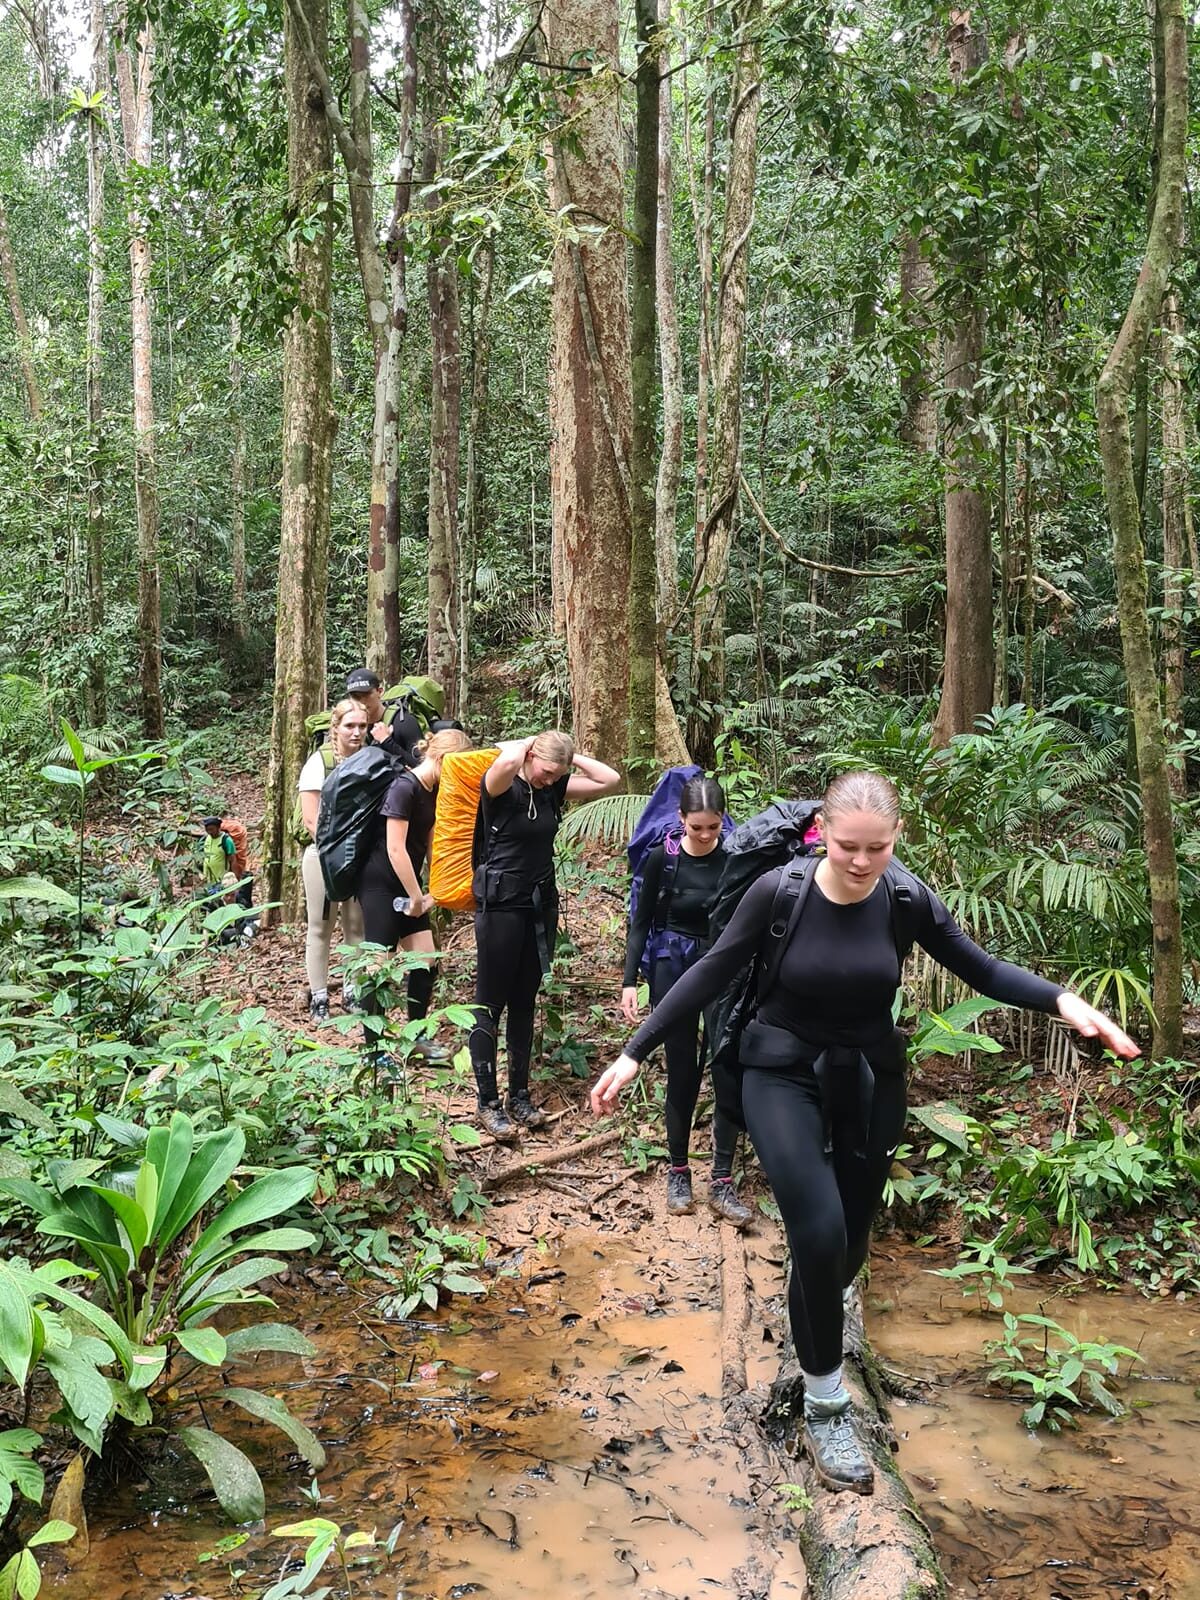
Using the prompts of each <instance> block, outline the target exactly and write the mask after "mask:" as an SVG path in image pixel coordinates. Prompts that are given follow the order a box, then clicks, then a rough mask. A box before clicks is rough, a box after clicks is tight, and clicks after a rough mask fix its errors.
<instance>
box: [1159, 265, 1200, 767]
mask: <svg viewBox="0 0 1200 1600" xmlns="http://www.w3.org/2000/svg"><path fill="white" fill-rule="evenodd" d="M1162 325H1163V333H1162V524H1163V619H1162V668H1163V714H1164V719H1165V722H1166V734H1167V738H1168V739H1169V740H1171V741H1175V740H1177V739H1178V738H1179V736H1180V734H1181V732H1182V730H1183V680H1184V661H1185V650H1184V638H1183V604H1184V582H1183V569H1184V568H1185V567H1186V566H1187V564H1188V560H1189V551H1190V549H1191V547H1192V545H1193V544H1194V543H1195V538H1196V531H1195V526H1194V524H1193V521H1192V505H1191V498H1190V494H1189V490H1190V487H1191V485H1190V482H1189V472H1188V441H1187V428H1186V425H1185V420H1184V419H1185V411H1184V391H1183V378H1182V375H1181V373H1180V370H1179V353H1180V347H1181V344H1182V342H1183V337H1184V326H1183V312H1182V311H1181V309H1180V305H1179V295H1178V293H1177V292H1176V290H1174V289H1170V290H1168V291H1167V295H1166V298H1165V299H1164V301H1163V310H1162ZM1169 776H1170V780H1171V788H1172V790H1173V791H1174V793H1175V794H1177V795H1179V796H1180V797H1181V798H1182V797H1183V796H1184V795H1185V794H1186V793H1187V778H1186V774H1185V771H1184V767H1183V761H1182V759H1181V758H1180V759H1177V760H1175V761H1173V762H1172V764H1171V766H1170V771H1169Z"/></svg>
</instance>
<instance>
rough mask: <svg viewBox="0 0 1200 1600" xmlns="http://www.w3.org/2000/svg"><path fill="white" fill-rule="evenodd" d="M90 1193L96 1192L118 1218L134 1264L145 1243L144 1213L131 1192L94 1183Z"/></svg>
mask: <svg viewBox="0 0 1200 1600" xmlns="http://www.w3.org/2000/svg"><path fill="white" fill-rule="evenodd" d="M150 1170H151V1171H153V1170H154V1169H153V1168H151V1169H150ZM92 1193H93V1194H98V1195H99V1196H100V1198H101V1199H102V1200H103V1201H104V1203H105V1205H107V1206H109V1207H110V1208H111V1209H112V1210H113V1211H114V1212H115V1213H116V1215H117V1217H118V1218H119V1219H120V1222H121V1226H122V1227H123V1228H124V1229H125V1234H126V1237H127V1238H128V1240H129V1259H130V1265H131V1266H134V1265H136V1264H137V1261H138V1258H139V1256H140V1255H141V1253H142V1250H143V1248H144V1247H145V1244H146V1234H147V1221H146V1213H145V1212H144V1211H143V1209H142V1207H141V1206H140V1205H139V1204H138V1202H137V1201H136V1200H135V1199H134V1197H133V1196H132V1195H131V1194H125V1193H123V1192H122V1191H121V1190H119V1189H102V1188H101V1187H100V1185H99V1184H96V1186H95V1187H94V1188H93V1190H92Z"/></svg>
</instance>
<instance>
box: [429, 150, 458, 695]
mask: <svg viewBox="0 0 1200 1600" xmlns="http://www.w3.org/2000/svg"><path fill="white" fill-rule="evenodd" d="M426 138H427V143H426V146H425V158H424V161H423V163H422V172H421V177H422V181H423V182H424V183H425V184H431V183H432V182H433V180H434V178H435V177H436V176H437V174H438V172H439V171H440V169H441V164H442V159H443V156H444V143H445V130H444V129H442V128H440V127H435V126H433V125H432V124H431V125H430V127H429V129H428V132H427V135H426ZM441 204H442V201H441V198H440V196H438V195H432V196H430V198H429V200H428V202H427V205H428V209H429V215H430V240H429V263H428V267H427V269H426V279H427V283H428V291H429V337H430V361H431V372H430V379H431V382H430V404H429V534H428V538H429V549H428V573H429V609H428V622H427V626H428V661H429V675H430V677H431V678H434V679H436V681H437V682H438V683H440V684H442V685H443V686H444V688H445V690H446V709H447V713H448V714H449V715H451V716H453V715H454V712H455V709H456V707H455V701H456V700H457V696H458V599H459V595H458V554H459V552H458V467H459V437H458V432H459V417H460V415H461V411H462V356H461V348H460V347H461V342H462V331H461V324H460V316H459V308H458V265H457V260H456V257H455V254H454V250H453V247H452V245H451V244H449V243H447V242H446V240H445V238H444V230H443V229H442V227H441V226H440V225H439V222H438V212H439V210H440V207H441Z"/></svg>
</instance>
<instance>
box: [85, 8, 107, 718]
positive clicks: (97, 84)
mask: <svg viewBox="0 0 1200 1600" xmlns="http://www.w3.org/2000/svg"><path fill="white" fill-rule="evenodd" d="M90 21H91V45H92V69H91V78H90V84H89V87H90V90H91V94H92V96H93V99H94V104H93V105H92V106H91V107H89V109H88V111H87V182H88V222H87V228H88V279H87V284H88V287H87V297H88V307H87V367H86V379H85V383H86V391H87V397H86V405H87V432H88V449H87V545H86V552H87V553H86V557H85V563H86V568H87V579H86V584H85V587H86V590H87V603H86V608H85V609H86V615H87V629H88V672H87V691H86V693H87V713H88V721H89V722H90V723H91V725H92V726H93V727H98V726H99V725H100V724H101V723H102V722H103V721H104V720H105V718H106V717H107V715H108V694H107V687H106V683H105V671H104V647H103V639H102V635H103V632H104V462H105V426H104V387H103V376H104V145H103V134H104V125H103V117H104V111H103V105H104V101H105V98H106V97H107V95H108V89H109V81H108V34H107V30H106V28H105V25H104V0H91V6H90Z"/></svg>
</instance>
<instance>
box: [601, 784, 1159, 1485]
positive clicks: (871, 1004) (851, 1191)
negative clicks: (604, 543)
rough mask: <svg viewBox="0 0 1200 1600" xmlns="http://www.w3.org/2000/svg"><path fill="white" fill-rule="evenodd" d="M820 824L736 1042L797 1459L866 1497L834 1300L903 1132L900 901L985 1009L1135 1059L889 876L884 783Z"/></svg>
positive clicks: (654, 1038)
mask: <svg viewBox="0 0 1200 1600" xmlns="http://www.w3.org/2000/svg"><path fill="white" fill-rule="evenodd" d="M818 820H819V823H820V827H821V834H822V838H823V841H824V844H825V849H826V854H825V856H824V857H823V858H822V859H820V860H819V861H815V862H813V863H812V864H811V867H810V866H808V864H806V869H807V878H808V884H807V887H808V892H807V895H806V897H805V898H804V900H803V901H802V902H797V903H798V904H799V905H800V907H801V912H802V914H800V915H799V916H798V917H796V916H793V918H792V919H791V920H792V922H793V924H794V927H793V931H792V933H791V937H790V939H789V940H788V943H787V945H786V947H785V948H784V949H783V951H782V955H781V957H780V956H779V953H778V950H776V952H775V956H776V959H775V961H774V963H773V968H772V970H774V972H775V977H774V981H773V983H772V984H771V986H770V987H769V989H768V990H767V992H766V993H765V994H763V995H761V996H760V999H759V1004H758V1010H757V1013H756V1015H755V1016H754V1019H753V1020H752V1021H751V1022H750V1023H749V1024H748V1025H747V1027H746V1029H745V1031H744V1033H743V1034H742V1038H741V1045H740V1062H741V1068H742V1107H743V1112H744V1116H745V1122H746V1128H747V1131H748V1132H749V1134H750V1138H751V1141H752V1143H753V1145H754V1148H755V1151H756V1152H757V1154H758V1158H759V1161H760V1162H761V1164H762V1168H763V1171H764V1172H765V1174H766V1178H767V1182H768V1183H769V1184H770V1186H771V1190H772V1193H773V1194H774V1196H775V1200H776V1202H777V1204H778V1206H779V1211H780V1215H781V1217H782V1219H783V1224H784V1228H785V1229H786V1232H787V1238H788V1245H789V1249H790V1254H791V1279H790V1282H789V1285H788V1313H789V1317H790V1320H791V1325H792V1336H793V1339H794V1341H795V1346H796V1353H797V1355H798V1357H799V1360H800V1365H801V1368H802V1370H803V1374H804V1388H805V1399H804V1414H805V1434H804V1442H805V1448H806V1450H807V1452H808V1454H809V1456H810V1457H811V1459H812V1461H813V1465H814V1468H815V1470H816V1473H817V1476H818V1478H819V1479H820V1480H821V1482H822V1483H824V1484H825V1485H826V1487H828V1488H830V1489H835V1490H836V1489H850V1490H854V1491H857V1492H858V1493H860V1494H869V1493H870V1492H871V1490H872V1487H873V1482H874V1475H873V1471H872V1468H871V1464H870V1461H869V1459H868V1457H867V1455H866V1453H865V1451H864V1449H863V1446H862V1443H861V1441H860V1440H859V1437H858V1434H857V1431H856V1429H855V1425H854V1420H853V1416H852V1413H851V1407H850V1396H849V1394H848V1393H847V1391H846V1389H845V1386H844V1384H843V1382H842V1305H843V1302H842V1291H843V1289H844V1288H845V1287H846V1286H848V1285H849V1284H850V1283H852V1282H853V1281H854V1278H855V1276H856V1274H857V1273H858V1270H859V1268H860V1267H861V1266H862V1264H863V1262H864V1261H865V1260H866V1255H867V1248H868V1243H869V1237H870V1229H871V1223H872V1221H873V1219H874V1216H875V1212H876V1210H877V1209H878V1206H879V1202H880V1200H881V1198H882V1195H883V1188H884V1184H885V1182H886V1180H887V1177H888V1173H889V1172H890V1170H891V1164H892V1158H893V1156H894V1155H895V1151H896V1146H897V1145H898V1144H899V1142H900V1138H901V1134H902V1132H903V1127H904V1116H905V1110H906V1099H905V1082H904V1068H905V1041H904V1038H903V1036H902V1035H901V1034H900V1033H899V1032H898V1030H897V1029H896V1028H895V1026H894V1025H893V1022H892V1004H893V1002H894V1000H895V997H896V991H897V989H898V988H899V984H900V976H901V954H900V951H899V950H898V948H897V934H896V928H895V924H894V920H893V918H894V901H895V891H896V888H897V886H899V887H901V888H904V889H905V890H906V891H907V893H908V894H909V895H911V902H910V903H911V906H912V912H913V918H914V923H915V926H914V929H913V932H914V933H915V937H916V942H917V943H918V944H920V945H921V946H922V948H923V949H925V950H927V951H928V952H929V953H930V955H932V956H933V957H934V959H935V960H936V961H938V962H940V963H941V965H942V966H944V967H946V968H948V969H949V970H950V971H951V972H953V973H954V974H955V975H956V976H957V977H960V978H962V979H963V980H964V982H966V983H969V984H970V985H971V986H972V987H973V988H975V989H978V990H980V991H981V992H982V993H983V994H986V995H988V996H989V997H990V998H991V999H993V1000H999V1001H1001V1002H1003V1003H1005V1004H1008V1005H1016V1006H1023V1007H1026V1008H1028V1009H1030V1010H1034V1011H1042V1012H1046V1013H1048V1014H1049V1015H1051V1016H1055V1015H1056V1016H1058V1017H1061V1019H1062V1020H1063V1021H1064V1022H1065V1023H1067V1024H1068V1026H1070V1027H1072V1028H1074V1029H1075V1030H1076V1032H1078V1033H1080V1034H1082V1035H1083V1036H1084V1037H1085V1038H1098V1039H1100V1040H1101V1041H1102V1042H1103V1044H1104V1045H1105V1046H1106V1047H1107V1048H1108V1049H1110V1050H1112V1051H1114V1052H1115V1053H1116V1054H1117V1055H1119V1056H1125V1057H1132V1056H1136V1055H1137V1054H1138V1047H1137V1045H1136V1044H1135V1043H1134V1042H1133V1040H1132V1039H1130V1038H1129V1037H1128V1035H1127V1034H1125V1033H1124V1032H1122V1030H1121V1029H1120V1028H1118V1027H1117V1025H1116V1024H1115V1023H1114V1022H1112V1021H1111V1020H1110V1019H1109V1018H1108V1017H1106V1016H1105V1015H1104V1014H1103V1012H1100V1011H1097V1010H1096V1008H1095V1007H1094V1006H1091V1005H1089V1004H1088V1002H1087V1001H1086V1000H1084V999H1082V998H1081V997H1080V996H1079V995H1076V994H1071V993H1069V992H1068V991H1067V990H1065V989H1062V988H1060V987H1059V986H1058V985H1057V984H1053V983H1049V982H1047V980H1046V979H1044V978H1040V977H1038V976H1036V975H1035V974H1034V973H1032V972H1028V971H1026V970H1025V968H1023V967H1018V966H1014V965H1013V964H1011V963H1010V962H1006V961H998V960H996V959H995V958H994V957H992V956H989V955H988V954H987V953H986V952H985V951H984V950H982V949H980V947H979V946H978V945H977V944H975V943H974V942H973V941H972V940H971V939H969V938H968V937H967V936H966V934H965V933H963V931H962V929H961V928H960V927H959V926H958V925H957V923H956V922H955V921H954V918H953V917H952V916H951V915H950V913H949V911H948V910H947V909H946V907H945V905H944V904H943V903H942V901H941V900H939V899H938V897H937V895H936V894H934V892H933V891H932V890H931V889H929V888H928V887H927V886H926V885H925V884H923V883H922V882H921V881H920V879H918V878H915V877H914V876H913V875H912V874H911V873H907V872H906V871H905V870H904V869H903V868H902V867H900V866H899V864H898V863H897V864H896V865H895V866H894V867H892V869H891V871H890V872H889V871H888V868H889V864H890V863H891V861H892V853H893V850H894V848H895V844H896V839H897V837H898V835H899V832H900V804H899V797H898V795H897V793H896V789H895V787H894V785H893V784H892V783H891V782H890V781H889V780H888V779H887V778H885V777H882V776H881V775H880V774H879V773H875V772H852V773H843V774H842V775H841V776H840V777H838V778H835V779H834V780H833V782H832V783H831V784H830V785H829V788H828V790H827V791H826V794H825V798H824V801H823V803H822V808H821V813H820V816H819V819H818ZM787 870H788V869H786V868H779V869H776V870H775V871H774V872H767V873H764V875H763V876H762V877H761V878H759V879H758V880H757V881H756V882H755V883H753V884H752V885H751V886H750V888H749V889H748V890H747V891H746V893H745V895H744V896H743V898H742V900H741V903H740V904H739V906H738V908H737V910H736V911H735V913H734V915H733V917H732V918H731V920H730V922H729V926H728V927H727V928H726V929H725V932H724V933H723V934H722V935H721V937H720V938H719V939H718V940H717V942H716V944H714V945H713V947H712V949H711V950H710V951H709V952H708V954H707V955H706V956H705V957H704V958H703V959H702V960H700V961H699V962H697V963H696V965H695V966H694V967H692V968H691V970H690V971H689V972H687V973H686V974H685V975H684V976H683V977H682V978H681V979H680V980H679V982H678V983H677V984H676V985H675V986H674V988H673V989H672V990H671V992H670V994H669V995H667V996H666V997H665V998H664V999H663V1000H662V1002H661V1003H660V1005H659V1006H658V1007H656V1009H655V1010H654V1011H653V1012H652V1013H651V1015H650V1017H649V1018H648V1019H647V1021H646V1022H644V1023H643V1024H642V1026H641V1027H640V1028H639V1029H638V1031H637V1032H636V1033H635V1034H634V1036H633V1038H632V1039H631V1040H630V1041H629V1043H628V1045H627V1046H626V1047H625V1051H624V1053H623V1054H622V1055H621V1056H620V1057H619V1058H618V1059H617V1061H615V1062H614V1063H613V1065H612V1066H611V1067H609V1068H608V1069H607V1071H606V1072H604V1073H603V1074H602V1075H601V1077H600V1079H599V1081H598V1082H597V1084H596V1086H595V1088H594V1089H593V1090H592V1096H591V1099H592V1109H593V1111H594V1112H595V1113H596V1114H597V1116H600V1115H603V1114H604V1113H606V1112H609V1111H612V1110H613V1109H614V1108H615V1107H616V1104H617V1101H618V1099H619V1096H620V1093H621V1090H622V1089H623V1088H624V1087H625V1085H626V1084H628V1083H629V1082H630V1081H631V1080H632V1078H633V1077H634V1076H635V1075H636V1073H637V1071H638V1067H639V1064H640V1063H641V1062H642V1061H643V1060H644V1059H645V1058H646V1056H647V1055H648V1054H649V1053H650V1051H651V1050H653V1049H654V1047H655V1046H656V1045H657V1044H659V1043H660V1042H661V1041H662V1039H663V1038H664V1037H665V1036H666V1035H667V1033H668V1032H669V1031H670V1029H671V1028H673V1027H676V1026H678V1025H679V1023H680V1021H681V1020H682V1019H683V1018H684V1017H686V1016H688V1015H689V1014H691V1013H694V1012H697V1011H699V1009H700V1008H701V1007H702V1006H703V1005H704V1004H705V1003H706V1002H707V1001H708V1000H709V999H710V998H711V997H712V996H713V995H714V994H717V993H719V992H720V990H721V989H723V988H724V986H725V985H726V984H727V983H729V982H730V981H731V980H732V979H733V978H734V976H735V975H736V974H737V973H738V972H739V971H740V970H741V969H742V968H743V967H745V966H746V965H747V963H748V962H750V961H751V960H752V959H753V958H754V957H755V955H756V954H758V953H759V952H760V951H763V952H764V953H766V951H767V949H768V946H769V942H770V940H771V939H772V937H776V938H777V937H778V931H779V930H778V925H777V924H775V917H776V915H777V908H776V894H777V892H778V891H779V889H780V884H781V881H782V878H783V874H784V873H785V872H786V871H787ZM885 874H886V876H885ZM773 924H775V927H776V932H775V934H774V935H772V933H771V931H770V930H771V928H772V925H773Z"/></svg>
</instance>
